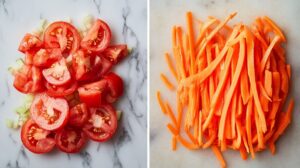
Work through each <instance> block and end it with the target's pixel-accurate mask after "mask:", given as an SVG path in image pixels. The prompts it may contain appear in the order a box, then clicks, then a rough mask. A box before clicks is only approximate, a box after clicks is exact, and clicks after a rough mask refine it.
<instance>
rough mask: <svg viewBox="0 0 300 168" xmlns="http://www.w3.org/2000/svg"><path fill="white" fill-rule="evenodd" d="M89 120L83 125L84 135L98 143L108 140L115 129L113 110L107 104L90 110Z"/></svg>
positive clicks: (115, 117)
mask: <svg viewBox="0 0 300 168" xmlns="http://www.w3.org/2000/svg"><path fill="white" fill-rule="evenodd" d="M90 115H91V118H90V119H89V120H88V122H87V123H86V124H85V125H84V127H83V131H84V132H85V133H86V135H87V136H88V137H89V138H90V139H92V140H94V141H98V142H104V141H107V140H108V139H110V138H111V137H112V136H113V135H114V134H115V132H116V129H117V116H116V111H115V109H114V108H113V107H112V106H111V105H109V104H107V105H103V106H101V107H99V108H90Z"/></svg>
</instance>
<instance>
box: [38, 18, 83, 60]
mask: <svg viewBox="0 0 300 168" xmlns="http://www.w3.org/2000/svg"><path fill="white" fill-rule="evenodd" d="M44 41H45V46H46V47H47V48H60V49H61V51H62V53H63V54H65V55H69V54H72V53H74V52H75V51H77V50H78V49H79V46H80V35H79V33H78V31H77V29H76V28H75V27H74V26H72V25H71V24H70V23H67V22H54V23H52V24H51V25H49V26H48V27H47V29H46V31H45V33H44Z"/></svg>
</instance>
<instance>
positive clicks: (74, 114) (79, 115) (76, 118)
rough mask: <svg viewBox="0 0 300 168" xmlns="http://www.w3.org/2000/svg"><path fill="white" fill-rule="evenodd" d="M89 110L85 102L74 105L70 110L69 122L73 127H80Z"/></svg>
mask: <svg viewBox="0 0 300 168" xmlns="http://www.w3.org/2000/svg"><path fill="white" fill-rule="evenodd" d="M88 117H89V112H88V108H87V107H86V105H85V103H80V104H77V105H75V106H74V107H72V108H71V110H70V118H69V124H70V125H72V126H75V127H80V126H82V125H83V124H85V122H86V121H87V120H88Z"/></svg>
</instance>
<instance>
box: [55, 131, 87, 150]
mask: <svg viewBox="0 0 300 168" xmlns="http://www.w3.org/2000/svg"><path fill="white" fill-rule="evenodd" d="M86 140H87V138H86V135H85V134H84V132H83V131H82V130H81V129H78V128H72V127H65V128H64V129H62V130H61V131H59V132H58V133H57V134H56V135H55V141H56V144H57V147H58V148H59V149H60V150H61V151H63V152H66V153H77V152H79V151H80V149H81V148H82V147H83V146H84V145H85V143H86Z"/></svg>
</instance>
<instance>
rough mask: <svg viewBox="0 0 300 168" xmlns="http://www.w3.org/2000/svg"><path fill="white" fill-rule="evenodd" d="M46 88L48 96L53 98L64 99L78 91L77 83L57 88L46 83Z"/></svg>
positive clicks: (72, 82) (73, 82)
mask: <svg viewBox="0 0 300 168" xmlns="http://www.w3.org/2000/svg"><path fill="white" fill-rule="evenodd" d="M45 86H46V88H47V91H46V93H47V95H49V96H52V97H62V96H67V95H70V94H72V93H74V92H75V91H76V90H77V87H78V84H77V82H76V81H71V82H69V84H67V85H63V86H56V85H51V84H49V83H48V82H45Z"/></svg>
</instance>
